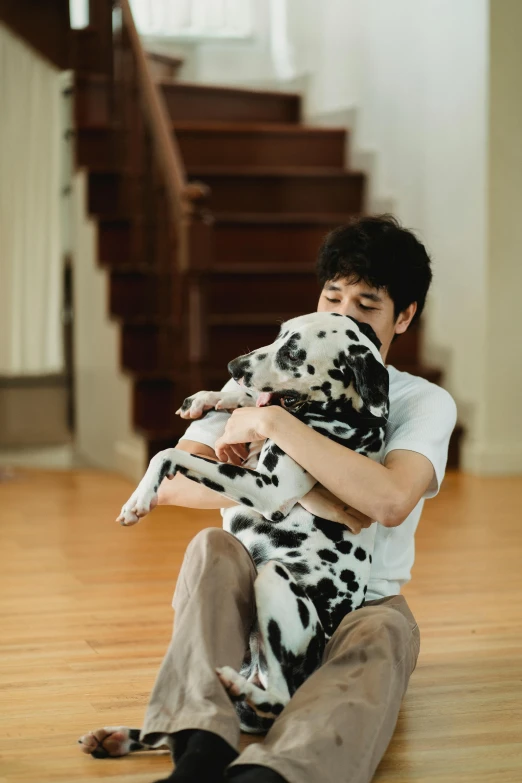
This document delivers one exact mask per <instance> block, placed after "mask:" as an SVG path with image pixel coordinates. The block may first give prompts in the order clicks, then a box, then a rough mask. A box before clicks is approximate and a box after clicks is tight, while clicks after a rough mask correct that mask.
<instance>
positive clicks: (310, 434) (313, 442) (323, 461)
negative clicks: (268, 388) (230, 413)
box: [231, 406, 434, 527]
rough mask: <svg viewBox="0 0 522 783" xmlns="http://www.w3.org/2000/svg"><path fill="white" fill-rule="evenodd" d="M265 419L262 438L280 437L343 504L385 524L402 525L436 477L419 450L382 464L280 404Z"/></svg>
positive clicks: (389, 457)
mask: <svg viewBox="0 0 522 783" xmlns="http://www.w3.org/2000/svg"><path fill="white" fill-rule="evenodd" d="M232 418H233V417H232ZM262 422H263V423H262V427H263V429H262V431H261V433H260V434H261V436H262V437H264V438H270V439H271V440H273V441H275V443H277V445H278V446H279V448H281V449H282V450H283V451H285V452H286V453H287V454H288V455H289V456H290V457H292V458H293V459H295V460H296V462H298V463H299V465H302V467H303V468H304V469H305V470H307V471H308V472H309V473H311V475H312V476H313V477H314V478H315V479H317V481H318V482H319V483H320V484H322V485H323V486H324V487H326V488H327V489H329V490H330V492H332V493H333V494H334V495H335V496H336V497H338V498H340V499H341V500H342V501H343V502H344V503H346V504H347V505H349V506H352V507H353V508H355V509H358V510H359V511H361V512H362V513H363V514H367V515H368V516H369V517H370V518H371V519H375V520H377V521H378V522H380V523H381V524H382V525H384V526H385V527H396V526H397V525H400V524H401V522H403V521H404V520H405V519H406V517H407V516H408V514H410V512H411V511H413V509H414V508H415V506H416V505H417V503H418V502H419V500H420V499H421V498H422V496H423V495H424V493H425V492H426V490H427V489H428V487H429V486H430V484H431V482H432V480H433V476H434V468H433V465H432V463H431V462H430V460H429V459H428V458H427V457H424V456H423V455H422V454H419V453H417V452H414V451H407V450H405V449H399V450H395V451H391V452H390V453H389V454H388V455H387V457H386V459H385V461H384V464H383V465H381V464H380V463H378V462H375V461H374V460H371V459H368V457H365V456H363V455H362V454H357V452H355V451H352V450H350V449H347V448H346V447H345V446H341V445H340V444H338V443H335V442H334V441H332V440H329V439H328V438H326V437H325V436H324V435H321V434H320V433H318V432H315V430H313V429H312V428H311V427H308V426H307V425H306V424H303V423H302V422H301V421H299V420H298V419H296V418H295V417H294V416H292V415H291V414H289V413H288V412H287V411H285V410H284V409H282V408H279V407H277V406H271V407H270V408H268V409H265V411H263V417H262ZM231 423H232V422H231Z"/></svg>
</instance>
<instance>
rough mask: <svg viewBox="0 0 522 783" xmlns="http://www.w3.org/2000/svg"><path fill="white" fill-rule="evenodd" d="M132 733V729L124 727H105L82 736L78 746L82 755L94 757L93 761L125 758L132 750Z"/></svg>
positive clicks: (137, 743) (136, 743)
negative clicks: (86, 754)
mask: <svg viewBox="0 0 522 783" xmlns="http://www.w3.org/2000/svg"><path fill="white" fill-rule="evenodd" d="M132 731H133V729H128V728H126V727H125V726H118V727H109V726H107V727H105V728H103V729H96V731H89V733H88V734H84V735H83V737H80V739H79V740H78V744H79V745H80V750H81V751H82V753H88V754H89V755H90V756H94V758H95V759H107V758H120V756H126V755H127V754H128V753H131V750H133V748H132V745H133V740H132V738H131V732H132ZM134 731H135V730H134ZM138 734H139V732H138ZM134 744H135V745H139V744H141V743H139V742H134Z"/></svg>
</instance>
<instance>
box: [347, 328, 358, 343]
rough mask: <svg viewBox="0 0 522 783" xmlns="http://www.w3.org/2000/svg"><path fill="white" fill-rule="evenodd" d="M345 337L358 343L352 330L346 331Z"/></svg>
mask: <svg viewBox="0 0 522 783" xmlns="http://www.w3.org/2000/svg"><path fill="white" fill-rule="evenodd" d="M346 336H347V337H349V338H350V340H355V341H356V342H359V338H358V336H357V335H356V333H355V332H354V331H353V329H347V330H346Z"/></svg>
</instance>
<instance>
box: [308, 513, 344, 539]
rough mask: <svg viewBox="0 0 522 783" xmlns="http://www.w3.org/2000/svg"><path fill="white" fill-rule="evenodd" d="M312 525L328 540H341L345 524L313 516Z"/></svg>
mask: <svg viewBox="0 0 522 783" xmlns="http://www.w3.org/2000/svg"><path fill="white" fill-rule="evenodd" d="M314 525H315V527H316V528H317V530H320V531H321V533H323V535H325V536H326V538H329V539H330V541H342V538H343V534H344V531H345V530H346V528H345V526H344V525H341V524H340V523H339V522H331V521H330V520H329V519H323V518H322V517H314Z"/></svg>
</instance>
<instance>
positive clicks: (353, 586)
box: [339, 568, 359, 593]
mask: <svg viewBox="0 0 522 783" xmlns="http://www.w3.org/2000/svg"><path fill="white" fill-rule="evenodd" d="M339 578H340V579H341V580H342V581H343V582H346V587H347V589H348V590H349V591H350V592H351V593H355V592H357V590H358V589H359V582H357V580H356V579H355V574H354V572H353V571H352V570H351V569H349V568H346V569H345V570H344V571H341V573H340V574H339Z"/></svg>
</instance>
